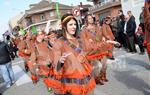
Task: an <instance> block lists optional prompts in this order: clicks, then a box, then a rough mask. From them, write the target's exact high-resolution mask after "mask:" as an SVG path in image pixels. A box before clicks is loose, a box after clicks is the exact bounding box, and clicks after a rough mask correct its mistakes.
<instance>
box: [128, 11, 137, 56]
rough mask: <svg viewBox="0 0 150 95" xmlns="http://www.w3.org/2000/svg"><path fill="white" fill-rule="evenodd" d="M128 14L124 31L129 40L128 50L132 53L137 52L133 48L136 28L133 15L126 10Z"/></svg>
mask: <svg viewBox="0 0 150 95" xmlns="http://www.w3.org/2000/svg"><path fill="white" fill-rule="evenodd" d="M127 14H128V16H129V20H128V21H127V26H126V33H127V36H128V41H129V50H130V52H132V53H135V52H137V51H136V48H135V37H134V35H135V30H136V22H135V17H134V16H133V15H132V12H131V11H128V12H127Z"/></svg>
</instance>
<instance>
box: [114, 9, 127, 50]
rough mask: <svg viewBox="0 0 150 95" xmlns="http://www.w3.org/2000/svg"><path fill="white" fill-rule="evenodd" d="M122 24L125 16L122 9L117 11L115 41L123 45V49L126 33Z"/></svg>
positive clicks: (125, 44)
mask: <svg viewBox="0 0 150 95" xmlns="http://www.w3.org/2000/svg"><path fill="white" fill-rule="evenodd" d="M124 25H125V16H124V14H123V11H122V10H119V11H118V17H117V36H116V39H117V41H118V42H119V43H120V44H121V46H123V47H124V48H125V49H126V48H127V43H126V35H125V34H124Z"/></svg>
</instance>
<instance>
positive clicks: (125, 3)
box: [121, 0, 145, 25]
mask: <svg viewBox="0 0 150 95" xmlns="http://www.w3.org/2000/svg"><path fill="white" fill-rule="evenodd" d="M144 1H145V0H121V4H122V10H123V12H124V14H125V15H127V11H131V12H132V14H133V15H134V17H135V20H136V24H137V25H138V24H139V16H140V13H141V12H142V7H144Z"/></svg>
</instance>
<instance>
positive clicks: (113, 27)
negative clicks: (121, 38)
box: [111, 17, 118, 39]
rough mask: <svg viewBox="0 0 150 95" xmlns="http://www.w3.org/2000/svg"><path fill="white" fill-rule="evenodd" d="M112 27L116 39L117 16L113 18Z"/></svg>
mask: <svg viewBox="0 0 150 95" xmlns="http://www.w3.org/2000/svg"><path fill="white" fill-rule="evenodd" d="M111 27H112V32H113V34H114V36H115V39H116V38H117V30H118V25H117V19H116V17H113V18H112V22H111Z"/></svg>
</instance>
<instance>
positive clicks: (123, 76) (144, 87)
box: [114, 71, 150, 95]
mask: <svg viewBox="0 0 150 95" xmlns="http://www.w3.org/2000/svg"><path fill="white" fill-rule="evenodd" d="M134 73H135V71H114V77H115V78H116V79H117V80H118V81H119V82H121V83H123V84H125V85H126V86H127V87H128V88H129V89H136V90H138V91H142V92H143V95H150V85H148V84H147V83H145V82H144V80H142V79H140V78H138V77H137V76H136V75H134Z"/></svg>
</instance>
